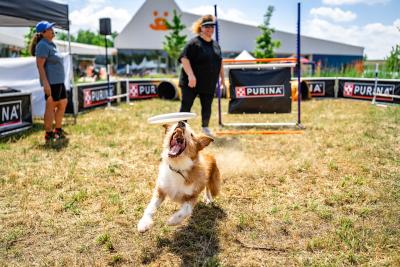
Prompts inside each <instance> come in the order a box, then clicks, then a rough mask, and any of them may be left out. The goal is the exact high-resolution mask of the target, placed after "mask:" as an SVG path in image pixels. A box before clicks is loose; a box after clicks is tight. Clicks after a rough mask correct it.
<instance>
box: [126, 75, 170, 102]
mask: <svg viewBox="0 0 400 267" xmlns="http://www.w3.org/2000/svg"><path fill="white" fill-rule="evenodd" d="M127 87H128V90H129V99H132V100H137V99H149V98H158V97H159V98H162V99H176V98H177V97H178V93H177V89H176V87H175V85H174V83H173V82H172V81H169V80H158V79H157V80H156V79H153V80H146V79H144V80H127V81H121V93H122V94H125V93H126V90H127ZM121 100H122V101H125V100H126V99H125V98H122V99H121Z"/></svg>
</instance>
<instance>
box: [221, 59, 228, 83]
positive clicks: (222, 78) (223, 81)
mask: <svg viewBox="0 0 400 267" xmlns="http://www.w3.org/2000/svg"><path fill="white" fill-rule="evenodd" d="M219 77H221V84H222V86H223V87H224V88H225V90H226V89H227V88H226V85H225V72H224V62H223V60H222V59H221V70H220V71H219Z"/></svg>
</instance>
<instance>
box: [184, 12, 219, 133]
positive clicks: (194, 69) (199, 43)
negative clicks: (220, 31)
mask: <svg viewBox="0 0 400 267" xmlns="http://www.w3.org/2000/svg"><path fill="white" fill-rule="evenodd" d="M214 27H215V19H214V16H213V15H205V16H202V17H201V18H200V19H198V20H197V21H195V22H194V23H193V26H192V31H193V33H195V34H197V36H196V37H194V38H193V39H191V40H190V41H189V42H188V43H187V44H186V46H185V48H184V50H183V52H182V54H181V55H180V57H179V61H180V63H182V67H183V71H182V72H181V75H180V78H179V86H180V87H181V91H182V102H181V108H180V112H190V109H191V108H192V106H193V102H194V100H195V98H196V96H197V95H199V97H200V103H201V119H202V124H201V126H202V130H203V132H204V133H205V134H207V135H212V133H211V131H210V129H209V128H208V124H209V122H210V117H211V105H212V101H213V99H214V94H215V88H216V84H217V82H218V78H219V77H221V81H222V84H223V86H224V88H226V87H225V79H224V68H223V65H222V55H221V47H220V46H219V45H218V43H217V42H216V41H214V40H213V39H212V37H213V34H214Z"/></svg>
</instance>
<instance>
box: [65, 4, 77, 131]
mask: <svg viewBox="0 0 400 267" xmlns="http://www.w3.org/2000/svg"><path fill="white" fill-rule="evenodd" d="M67 14H68V16H67V18H68V33H67V35H68V53H69V57H70V60H71V64H70V77H69V78H70V85H71V93H72V97H71V99H72V112H73V113H74V124H76V122H77V117H78V88H77V87H76V85H75V79H74V62H73V61H74V60H73V58H72V49H71V32H70V28H71V21H70V20H69V6H68V9H67Z"/></svg>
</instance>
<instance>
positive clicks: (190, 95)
mask: <svg viewBox="0 0 400 267" xmlns="http://www.w3.org/2000/svg"><path fill="white" fill-rule="evenodd" d="M181 91H182V101H181V108H180V109H179V112H190V110H191V109H192V106H193V102H194V100H195V99H196V95H197V93H196V92H195V91H194V89H192V88H188V87H182V88H181Z"/></svg>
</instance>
